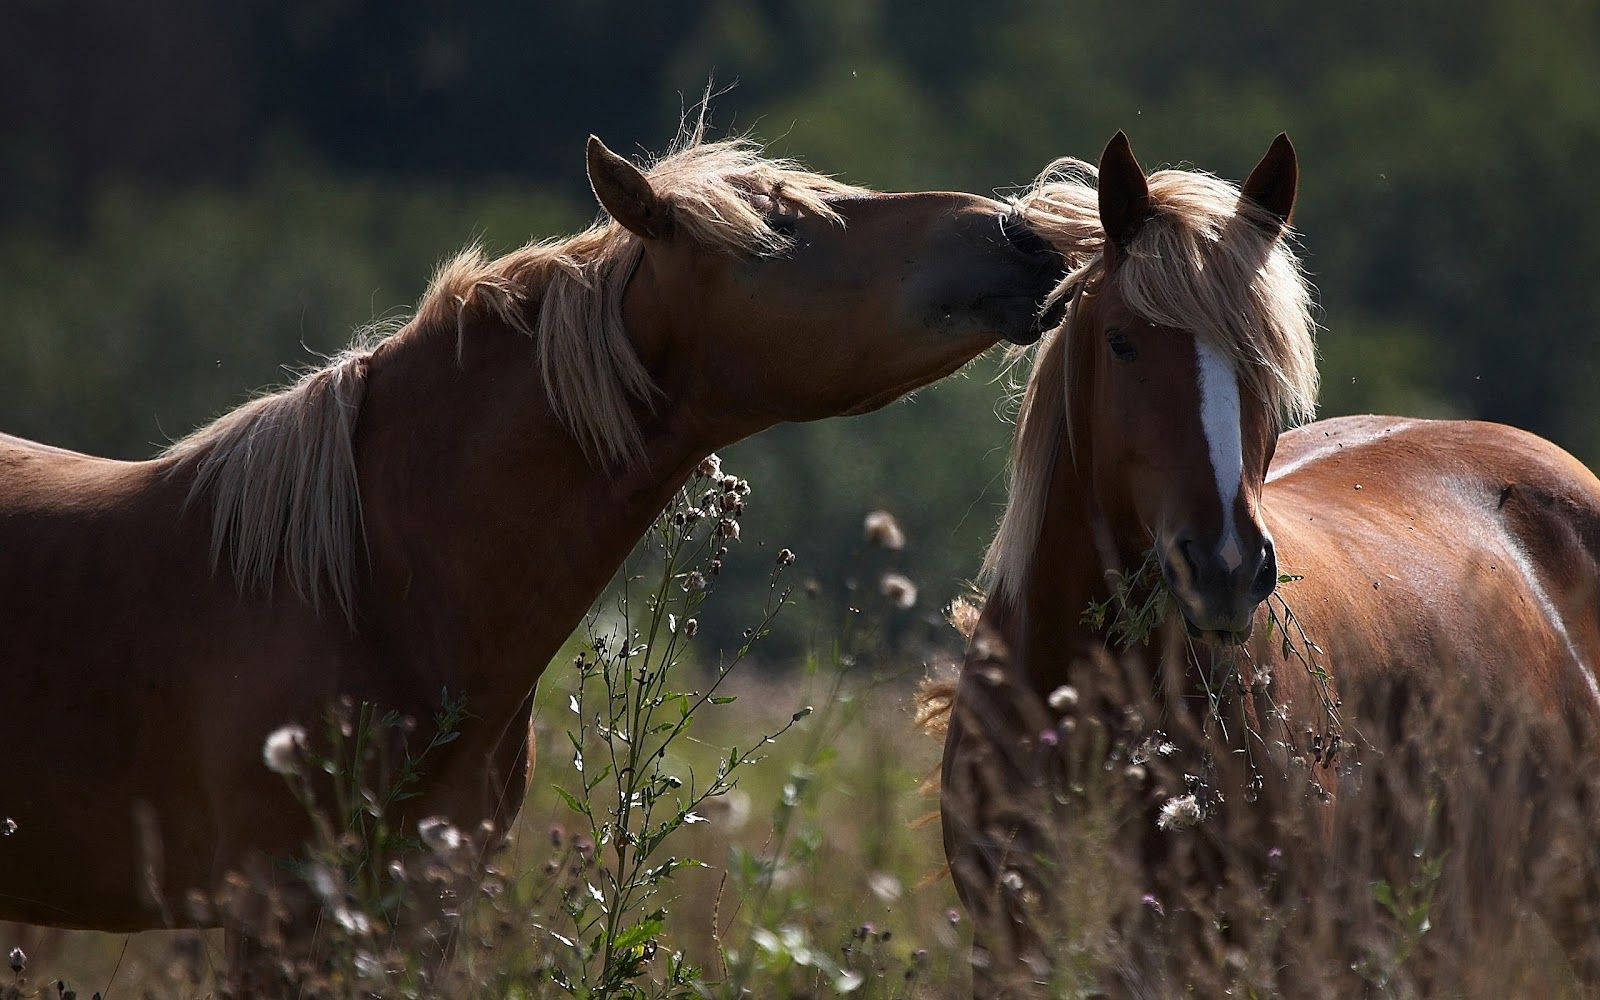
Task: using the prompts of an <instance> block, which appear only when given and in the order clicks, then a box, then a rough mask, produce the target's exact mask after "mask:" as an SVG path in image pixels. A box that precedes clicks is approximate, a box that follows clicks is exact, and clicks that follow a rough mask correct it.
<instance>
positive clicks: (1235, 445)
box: [1194, 337, 1244, 572]
mask: <svg viewBox="0 0 1600 1000" xmlns="http://www.w3.org/2000/svg"><path fill="white" fill-rule="evenodd" d="M1194 346H1195V359H1196V361H1197V362H1198V363H1197V364H1196V365H1195V376H1196V378H1197V379H1198V380H1199V383H1200V429H1201V430H1202V431H1203V432H1204V433H1205V436H1206V444H1207V445H1208V446H1209V448H1210V451H1211V471H1212V472H1213V473H1214V474H1215V475H1216V477H1217V496H1218V498H1219V499H1221V501H1222V547H1221V549H1219V550H1218V551H1217V555H1218V556H1219V557H1220V558H1221V559H1222V564H1223V565H1224V566H1226V567H1227V568H1228V571H1229V572H1232V571H1234V570H1236V569H1238V568H1239V564H1240V563H1242V562H1244V552H1243V551H1242V549H1241V547H1240V544H1239V528H1238V525H1237V524H1235V523H1234V514H1233V505H1234V502H1235V501H1237V500H1238V498H1239V486H1240V483H1241V482H1243V480H1244V445H1243V443H1242V441H1241V440H1240V439H1241V437H1242V431H1241V429H1240V417H1239V380H1238V377H1237V376H1235V375H1234V372H1233V363H1232V362H1231V361H1230V360H1229V359H1228V358H1227V356H1226V355H1224V354H1223V353H1222V352H1221V351H1218V350H1217V349H1216V348H1215V347H1212V346H1211V345H1210V344H1208V343H1206V342H1205V341H1204V340H1201V339H1200V338H1199V337H1196V338H1195V342H1194Z"/></svg>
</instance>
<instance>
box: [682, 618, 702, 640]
mask: <svg viewBox="0 0 1600 1000" xmlns="http://www.w3.org/2000/svg"><path fill="white" fill-rule="evenodd" d="M698 631H700V619H698V618H691V619H689V620H688V621H686V622H684V623H683V635H684V638H686V639H693V638H694V636H695V633H696V632H698Z"/></svg>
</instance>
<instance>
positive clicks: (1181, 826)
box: [1156, 795, 1204, 830]
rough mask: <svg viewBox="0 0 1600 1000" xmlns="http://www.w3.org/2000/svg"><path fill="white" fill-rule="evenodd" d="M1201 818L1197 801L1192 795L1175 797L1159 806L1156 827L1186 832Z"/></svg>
mask: <svg viewBox="0 0 1600 1000" xmlns="http://www.w3.org/2000/svg"><path fill="white" fill-rule="evenodd" d="M1203 818H1204V816H1203V815H1202V814H1201V812H1200V802H1199V800H1198V799H1196V798H1195V797H1194V796H1193V795H1177V796H1174V797H1173V798H1170V799H1168V800H1167V801H1166V802H1165V803H1164V804H1163V805H1162V806H1161V815H1159V816H1157V817H1156V826H1157V827H1159V828H1160V829H1162V830H1187V829H1189V827H1191V826H1194V825H1195V824H1196V823H1198V822H1200V820H1201V819H1203Z"/></svg>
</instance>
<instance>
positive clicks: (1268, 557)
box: [1250, 542, 1278, 602]
mask: <svg viewBox="0 0 1600 1000" xmlns="http://www.w3.org/2000/svg"><path fill="white" fill-rule="evenodd" d="M1277 585H1278V559H1277V554H1276V553H1274V552H1273V551H1272V543H1271V542H1268V543H1267V544H1266V545H1265V546H1263V548H1262V553H1261V565H1260V567H1259V568H1257V570H1256V578H1255V580H1254V581H1253V582H1252V583H1251V585H1250V597H1251V598H1252V599H1253V600H1255V601H1257V602H1260V601H1264V600H1266V599H1267V597H1268V596H1269V595H1270V594H1271V593H1272V590H1273V588H1274V587H1276V586H1277Z"/></svg>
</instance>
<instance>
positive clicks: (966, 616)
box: [945, 597, 983, 639]
mask: <svg viewBox="0 0 1600 1000" xmlns="http://www.w3.org/2000/svg"><path fill="white" fill-rule="evenodd" d="M982 616H983V608H981V607H979V606H978V604H977V602H975V601H970V600H968V599H967V598H965V597H958V598H956V599H955V600H953V601H951V602H950V610H949V611H947V612H946V613H945V617H947V618H948V619H949V620H950V625H951V627H952V628H954V629H955V630H956V631H957V632H959V633H960V634H961V638H963V639H970V638H972V633H974V632H976V631H978V619H979V618H981V617H982Z"/></svg>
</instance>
